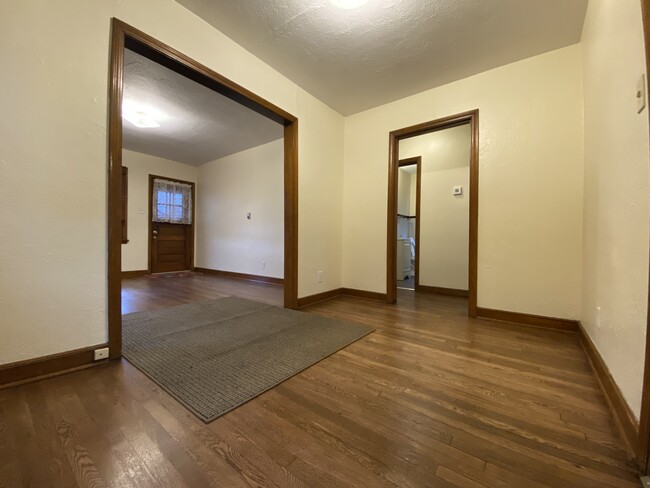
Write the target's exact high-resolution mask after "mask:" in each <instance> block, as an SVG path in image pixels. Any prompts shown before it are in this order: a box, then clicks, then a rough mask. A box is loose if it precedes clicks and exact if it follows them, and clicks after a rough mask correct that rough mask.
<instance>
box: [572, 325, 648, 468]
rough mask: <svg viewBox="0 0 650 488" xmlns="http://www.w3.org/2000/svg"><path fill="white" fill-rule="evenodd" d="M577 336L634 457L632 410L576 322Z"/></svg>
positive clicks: (636, 433) (636, 431)
mask: <svg viewBox="0 0 650 488" xmlns="http://www.w3.org/2000/svg"><path fill="white" fill-rule="evenodd" d="M578 334H579V335H580V342H582V347H584V349H585V352H586V353H587V357H588V358H589V362H590V363H591V368H592V369H593V370H594V373H595V375H596V378H597V379H598V383H600V387H601V389H602V390H603V394H604V395H605V399H606V400H607V403H608V404H609V408H610V409H611V411H612V414H613V416H614V419H615V420H616V424H617V425H618V427H619V430H620V431H621V436H622V437H623V439H624V440H625V442H626V444H627V447H628V449H629V451H630V455H631V456H632V457H635V456H636V447H637V445H638V442H639V423H638V422H637V420H636V418H635V417H634V414H633V413H632V409H631V408H630V406H629V405H628V403H627V402H626V401H625V398H624V397H623V394H622V393H621V390H620V389H619V387H618V385H617V384H616V382H615V381H614V378H613V377H612V374H611V373H610V372H609V368H608V367H607V364H605V361H604V360H603V357H602V356H601V355H600V353H599V352H598V349H596V346H595V345H594V343H593V342H592V341H591V338H590V337H589V335H588V334H587V331H586V330H585V328H584V327H583V326H582V324H581V323H580V322H578Z"/></svg>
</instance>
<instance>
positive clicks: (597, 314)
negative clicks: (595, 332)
mask: <svg viewBox="0 0 650 488" xmlns="http://www.w3.org/2000/svg"><path fill="white" fill-rule="evenodd" d="M596 327H598V328H599V329H600V307H596Z"/></svg>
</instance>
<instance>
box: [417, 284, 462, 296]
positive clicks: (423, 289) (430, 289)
mask: <svg viewBox="0 0 650 488" xmlns="http://www.w3.org/2000/svg"><path fill="white" fill-rule="evenodd" d="M415 291H417V292H420V293H429V294H431V295H449V296H453V297H469V290H458V289H456V288H443V287H440V286H427V285H420V284H418V285H416V288H415Z"/></svg>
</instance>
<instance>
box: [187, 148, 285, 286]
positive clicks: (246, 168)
mask: <svg viewBox="0 0 650 488" xmlns="http://www.w3.org/2000/svg"><path fill="white" fill-rule="evenodd" d="M198 177H199V184H198V188H199V190H198V192H197V194H198V199H197V204H196V206H197V227H196V261H195V262H196V266H198V267H201V268H209V269H217V270H221V271H232V272H236V273H246V274H253V275H259V276H270V277H273V278H283V277H284V268H283V266H284V140H283V139H280V140H277V141H274V142H270V143H268V144H263V145H261V146H258V147H254V148H252V149H248V150H246V151H242V152H239V153H236V154H232V155H230V156H226V157H225V158H221V159H218V160H216V161H213V162H211V163H207V164H204V165H201V166H199V168H198ZM248 212H250V213H251V219H250V220H248V219H247V218H246V214H247V213H248ZM262 262H264V263H265V267H264V268H262V265H261V263H262Z"/></svg>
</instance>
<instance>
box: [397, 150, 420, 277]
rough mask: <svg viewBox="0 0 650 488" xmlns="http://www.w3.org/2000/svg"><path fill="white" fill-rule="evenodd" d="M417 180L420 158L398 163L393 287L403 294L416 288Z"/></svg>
mask: <svg viewBox="0 0 650 488" xmlns="http://www.w3.org/2000/svg"><path fill="white" fill-rule="evenodd" d="M421 178H422V157H421V156H415V157H411V158H406V159H400V160H399V172H398V182H397V244H396V246H397V256H396V257H397V263H396V268H395V272H396V273H397V287H398V288H401V289H405V290H415V289H416V288H417V285H418V275H419V273H418V268H419V259H418V258H419V256H418V255H419V244H418V241H419V237H420V227H419V226H420V219H419V215H420V192H421V187H420V181H421Z"/></svg>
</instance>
